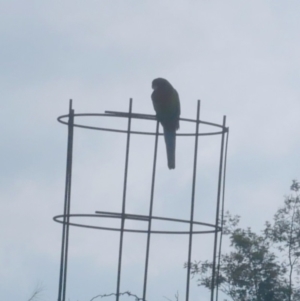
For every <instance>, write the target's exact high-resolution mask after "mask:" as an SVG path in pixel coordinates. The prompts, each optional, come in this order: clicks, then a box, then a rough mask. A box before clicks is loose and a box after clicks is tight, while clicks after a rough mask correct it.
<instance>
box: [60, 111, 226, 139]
mask: <svg viewBox="0 0 300 301" xmlns="http://www.w3.org/2000/svg"><path fill="white" fill-rule="evenodd" d="M73 116H74V117H90V116H91V117H121V118H129V117H130V118H135V119H144V120H153V121H156V116H155V115H146V114H137V113H132V114H129V113H126V112H113V111H107V112H105V114H100V113H80V114H74V115H73ZM64 118H69V114H68V115H61V116H59V117H58V118H57V120H58V122H60V123H62V124H66V125H68V124H69V122H68V121H64V120H63V119H64ZM74 120H75V118H74ZM179 120H180V121H186V122H197V120H193V119H188V118H180V119H179ZM199 123H200V124H205V125H210V126H213V127H218V128H221V129H222V130H221V131H217V132H207V133H199V134H198V136H212V135H220V134H223V133H226V132H228V127H224V126H223V125H220V124H216V123H212V122H207V121H201V120H199ZM74 126H75V127H79V128H84V129H90V130H98V131H107V132H115V133H126V134H127V133H128V131H127V130H118V129H111V128H102V127H94V126H88V125H82V124H76V123H75V122H74ZM130 133H131V134H138V135H156V133H155V132H143V131H130ZM159 135H163V134H162V133H159ZM176 136H185V137H186V136H196V134H195V133H176Z"/></svg>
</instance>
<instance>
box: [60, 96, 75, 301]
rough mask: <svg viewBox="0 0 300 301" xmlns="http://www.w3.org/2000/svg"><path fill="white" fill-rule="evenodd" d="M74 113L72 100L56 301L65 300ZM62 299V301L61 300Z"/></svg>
mask: <svg viewBox="0 0 300 301" xmlns="http://www.w3.org/2000/svg"><path fill="white" fill-rule="evenodd" d="M73 115H74V111H73V110H72V99H70V103H69V122H68V146H67V165H66V184H65V197H64V219H63V229H62V242H61V258H60V273H59V288H58V301H62V300H64V299H65V297H64V296H65V289H66V275H67V273H66V270H67V262H66V260H65V259H66V256H67V245H68V235H66V234H67V233H68V231H69V230H68V228H69V224H68V219H67V214H68V212H69V207H70V189H71V173H72V152H73V124H74V116H73ZM62 298H63V299H62Z"/></svg>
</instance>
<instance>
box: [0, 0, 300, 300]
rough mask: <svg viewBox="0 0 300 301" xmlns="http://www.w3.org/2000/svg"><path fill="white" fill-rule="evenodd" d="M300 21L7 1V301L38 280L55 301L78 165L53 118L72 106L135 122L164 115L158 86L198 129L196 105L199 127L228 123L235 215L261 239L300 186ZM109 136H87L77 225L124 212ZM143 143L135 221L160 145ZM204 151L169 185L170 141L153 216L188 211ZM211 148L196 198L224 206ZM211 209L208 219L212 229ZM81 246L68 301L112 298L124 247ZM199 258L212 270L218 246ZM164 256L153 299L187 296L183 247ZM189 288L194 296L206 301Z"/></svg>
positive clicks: (3, 207)
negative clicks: (82, 216)
mask: <svg viewBox="0 0 300 301" xmlns="http://www.w3.org/2000/svg"><path fill="white" fill-rule="evenodd" d="M299 13H300V4H299V1H288V2H286V1H266V0H259V1H258V0H254V1H237V0H236V1H214V2H213V3H212V2H209V1H171V0H168V1H167V0H164V1H155V2H154V1H148V0H144V1H132V0H130V1H129V0H127V1H77V2H74V1H64V2H63V3H61V1H47V0H46V1H39V2H38V1H26V2H24V1H13V0H12V1H0V14H1V18H0V34H1V39H0V43H1V45H0V46H1V47H0V66H1V69H0V70H1V71H0V82H1V84H0V86H1V96H2V97H1V108H2V109H1V113H0V114H1V118H0V126H1V142H2V143H1V145H2V146H1V169H0V177H1V181H0V187H1V190H0V212H1V218H0V228H1V231H0V240H1V245H2V246H1V249H0V299H1V300H26V298H27V296H29V295H30V292H31V291H32V290H33V289H34V286H35V285H36V283H37V282H38V281H42V282H43V284H44V286H45V288H46V289H45V291H44V297H43V298H44V299H43V300H55V298H56V294H57V284H58V271H59V250H60V236H61V227H60V225H58V224H56V223H54V222H53V221H52V217H53V216H54V215H56V214H60V213H61V212H62V206H63V195H64V176H65V174H64V173H65V154H66V127H65V126H62V125H61V124H59V123H58V122H57V121H56V118H57V116H59V115H63V114H66V113H67V110H68V100H69V99H70V98H72V99H74V108H75V110H76V112H77V113H83V112H99V113H102V112H103V111H104V110H118V111H127V109H128V100H129V98H130V97H132V98H133V100H134V111H135V112H141V113H147V114H152V113H154V111H153V107H152V103H151V99H150V94H151V92H152V91H151V81H152V79H154V78H156V77H165V78H167V79H168V80H169V81H170V82H171V83H172V84H173V86H174V87H175V88H176V89H177V91H178V92H179V95H180V99H181V108H182V117H186V118H195V116H196V112H195V110H196V101H197V99H201V102H202V107H201V118H202V119H203V120H207V121H212V122H217V123H221V122H222V118H223V115H227V124H228V125H229V127H230V141H229V155H228V173H227V192H226V209H228V210H229V211H231V212H232V213H233V214H239V215H241V216H242V225H243V226H251V227H253V228H254V229H256V230H259V229H261V228H262V226H263V224H264V221H265V220H270V219H271V218H272V216H273V214H274V212H275V210H276V209H277V207H278V206H280V204H281V203H282V201H283V196H284V195H285V194H287V193H288V192H289V191H288V189H289V185H290V183H291V180H292V179H294V178H298V179H299V162H298V161H297V159H298V158H299V149H300V138H299V128H300V119H299V112H300V101H299V100H300V86H299V79H300V71H299V70H300V59H299V48H300V38H299V28H300V24H299V23H300V21H299ZM94 122H99V124H102V125H109V121H103V120H101V121H94ZM116 126H118V127H120V128H122V127H124V126H126V125H125V124H124V123H122V122H121V121H120V122H119V121H118V122H116ZM134 126H136V125H134ZM143 126H144V127H145V128H147V126H148V125H147V124H145V125H143ZM181 130H182V131H184V130H189V128H188V126H187V125H184V124H182V128H181ZM100 134H101V133H98V132H97V133H89V132H87V131H78V132H76V137H75V138H76V140H75V146H76V151H75V155H76V157H75V158H76V159H75V160H76V161H75V163H74V189H75V190H74V193H73V198H74V204H73V207H72V208H73V210H74V212H82V211H83V212H93V211H95V210H112V211H113V210H117V208H118V206H119V202H120V201H121V198H120V196H121V193H122V191H121V190H120V186H118V185H119V184H116V183H121V182H122V176H123V164H124V163H123V161H124V148H123V147H124V139H125V138H124V137H123V136H122V135H110V134H106V133H105V134H103V135H102V136H101V135H100ZM182 139H183V138H182ZM161 142H162V141H161ZM132 145H133V149H132V151H133V153H132V157H131V159H130V160H131V161H130V162H131V168H132V169H131V174H130V181H131V182H130V184H129V190H128V193H129V196H130V198H131V203H130V204H129V209H130V210H131V211H136V212H139V213H143V212H145V205H144V204H146V202H147V201H148V199H145V195H146V196H148V195H149V187H148V186H147V185H145V183H148V182H149V178H150V174H149V171H150V168H151V162H147V160H146V158H148V157H149V156H151V152H152V142H151V140H149V139H147V138H141V140H138V139H137V138H134V139H133V141H132ZM192 145H193V143H192V142H191V141H188V140H185V141H183V140H180V139H178V150H177V166H178V168H177V167H176V170H175V171H174V172H170V171H169V170H168V169H167V168H166V158H165V149H164V145H163V143H160V146H159V161H158V174H159V177H158V183H157V194H158V196H159V198H160V202H158V205H157V208H156V210H157V211H156V212H157V213H160V214H164V213H165V212H170V213H172V214H173V215H175V216H176V215H180V214H188V208H186V207H185V202H186V199H187V198H188V197H189V196H190V173H191V169H190V167H189V165H188V164H189V162H190V161H189V160H190V159H189V158H187V157H188V156H187V154H189V152H190V147H192ZM214 145H215V144H214V141H212V140H201V142H200V146H201V147H200V152H201V155H202V156H203V157H202V158H203V159H202V161H201V160H200V162H199V178H198V187H199V188H198V189H199V190H198V193H199V197H200V196H201V195H202V193H203V195H205V196H207V197H208V196H210V193H211V197H212V198H213V197H214V193H215V191H213V192H211V189H214V185H215V183H214V182H211V181H212V180H211V179H212V178H213V177H214V173H215V161H214V157H213V156H214V155H215V152H214V151H213V150H214ZM107 158H109V160H108V159H107ZM183 162H184V163H183ZM82 175H84V180H86V181H84V180H83V179H82ZM103 175H105V177H104V176H103ZM87 179H88V180H89V181H87ZM203 182H205V185H202V186H201V184H203ZM174 183H175V184H174ZM204 186H205V187H204ZM208 198H209V197H208ZM112 200H113V201H112ZM173 200H174V203H173ZM210 206H213V204H210V203H209V204H205V205H204V207H203V208H199V210H198V211H197V214H198V217H199V218H202V217H203V218H207V219H209V215H207V216H206V213H209V212H211V209H210ZM71 234H72V235H73V236H72V237H73V240H72V242H71V244H72V251H71V254H70V256H71V260H70V262H71V263H70V275H72V276H70V281H69V283H70V288H71V287H72V288H74V291H73V292H70V295H69V296H70V298H71V300H77V298H78V300H89V298H91V297H92V296H94V295H96V294H99V293H109V292H111V291H113V290H114V282H113V283H112V282H111V281H114V280H112V279H114V277H115V270H116V262H115V258H116V257H115V255H116V254H115V253H116V250H115V249H114V248H115V246H116V241H117V236H116V235H112V234H110V233H106V232H104V233H102V232H100V231H98V232H97V231H96V232H95V231H91V232H89V231H88V230H82V229H73V228H72V232H71ZM208 240H209V239H208ZM103 241H105V242H106V243H105V244H103ZM143 243H144V240H143V238H142V237H139V238H136V237H134V236H130V237H128V240H127V241H126V248H128V249H127V250H129V252H128V254H129V255H128V256H127V257H126V260H125V265H126V267H128V271H129V272H128V273H129V274H128V277H127V280H125V281H124V290H126V287H127V286H128V287H129V288H128V289H131V290H132V291H133V290H134V289H135V288H136V287H135V286H131V285H132V284H130V280H132V282H134V283H136V286H138V285H139V281H141V277H140V276H139V275H140V274H139V273H140V271H141V265H140V260H141V258H142V255H141V254H142V252H143V247H144V245H143ZM198 245H199V248H200V251H198V250H197V254H199V255H197V256H196V255H195V259H206V258H205V256H209V253H210V249H209V247H207V248H206V245H205V247H203V244H201V239H200V240H199V242H195V247H197V246H198ZM132 246H134V248H133V247H132ZM153 246H157V247H159V248H160V249H161V250H162V251H161V253H158V254H153V265H152V268H151V273H150V278H151V277H152V278H151V279H153V281H154V280H155V281H158V282H160V283H163V285H162V287H161V288H160V290H156V289H154V288H151V289H150V292H151V293H152V294H153V296H155V298H156V299H157V298H161V299H163V297H162V296H163V295H165V296H168V297H172V296H173V295H174V293H175V292H176V290H177V289H178V290H180V292H181V295H183V294H184V293H183V290H182V278H181V277H184V276H182V275H184V273H183V271H182V270H183V269H182V265H183V262H184V258H185V252H186V251H185V247H184V246H185V240H184V239H183V238H178V240H175V239H174V238H168V239H166V240H163V239H162V238H155V239H154V242H153ZM170 246H171V247H172V252H169V251H168V247H170ZM179 246H180V247H179ZM195 249H196V248H195ZM201 256H202V257H201ZM104 257H105V260H104ZM176 275H179V276H178V277H177V276H176ZM91 279H92V280H93V279H97V281H96V282H95V283H94V282H93V281H92V280H91ZM126 281H127V282H126ZM192 284H193V296H196V295H197V294H203V295H201V296H205V294H206V292H205V290H200V289H199V288H197V287H196V285H195V282H192ZM126 285H127V286H126ZM200 292H201V293H200ZM137 293H138V294H139V292H137Z"/></svg>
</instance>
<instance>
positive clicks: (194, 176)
mask: <svg viewBox="0 0 300 301" xmlns="http://www.w3.org/2000/svg"><path fill="white" fill-rule="evenodd" d="M199 118H200V100H198V105H197V121H196V135H195V151H194V168H193V186H192V199H191V217H190V233H189V249H188V260H187V263H188V264H187V279H186V298H185V300H186V301H188V300H189V293H190V272H191V265H190V263H191V257H192V239H193V222H194V204H195V191H196V174H197V154H198V137H199V136H198V134H199V123H200V119H199Z"/></svg>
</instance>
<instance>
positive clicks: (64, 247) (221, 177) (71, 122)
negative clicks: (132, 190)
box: [53, 99, 229, 301]
mask: <svg viewBox="0 0 300 301" xmlns="http://www.w3.org/2000/svg"><path fill="white" fill-rule="evenodd" d="M132 103H133V101H132V99H130V101H129V110H128V112H115V111H105V113H104V114H96V113H85V114H75V111H74V109H73V108H72V100H70V103H69V114H67V115H62V116H59V117H58V121H59V122H60V123H62V124H65V125H67V126H68V146H67V164H66V184H65V196H64V212H63V214H62V215H57V216H55V217H54V218H53V219H54V220H55V221H56V222H59V223H61V224H62V242H61V258H60V273H59V288H58V301H65V300H66V289H67V274H68V273H67V268H68V249H69V227H70V226H77V227H83V228H93V229H100V230H108V231H118V232H120V240H119V252H118V254H119V255H118V272H117V285H116V293H115V296H116V301H119V297H120V295H121V293H120V284H121V270H122V255H123V242H124V234H125V233H126V232H133V233H141V234H146V235H147V243H146V251H145V267H144V280H143V296H142V298H141V299H142V300H146V296H147V280H148V278H147V277H148V267H149V254H150V243H151V235H153V234H161V235H169V234H173V235H188V237H189V240H188V246H187V247H188V256H187V263H190V262H191V256H192V244H193V235H195V234H214V246H213V261H212V262H213V268H212V287H211V297H210V300H211V301H214V300H216V301H217V300H218V283H217V281H216V280H217V277H218V273H219V265H220V256H221V242H222V227H221V225H222V221H223V215H224V196H225V174H226V157H227V146H228V134H229V128H228V127H226V116H224V117H223V123H222V124H221V125H220V124H216V123H211V122H206V121H202V120H200V101H198V103H197V114H196V119H195V120H193V119H187V118H180V121H183V122H190V123H194V125H195V132H194V133H177V134H176V135H177V136H192V137H194V139H195V146H194V160H193V177H192V193H191V202H190V206H191V207H190V219H188V220H184V219H176V218H169V217H165V216H154V215H153V204H154V191H155V178H156V165H157V149H158V137H159V136H160V135H163V134H162V133H159V123H158V121H157V120H156V117H155V116H154V115H146V114H138V113H133V112H132ZM79 117H98V118H104V117H107V118H126V119H127V121H128V123H127V130H120V129H113V128H103V127H95V126H88V125H83V124H80V123H78V122H77V119H79ZM132 119H146V120H151V121H153V122H156V130H155V132H146V131H133V130H132V129H131V122H132ZM201 124H203V125H207V126H210V127H212V128H214V129H215V128H216V129H217V130H214V131H211V132H200V131H199V127H200V125H201ZM76 127H79V128H84V129H89V130H98V131H108V132H117V133H124V134H126V135H127V140H126V157H125V168H124V183H123V196H122V209H121V212H107V211H95V213H94V214H73V213H70V203H71V184H72V157H73V134H74V128H76ZM131 135H154V136H155V142H154V155H153V166H152V178H151V192H150V193H151V195H150V204H149V213H148V215H139V214H129V213H127V212H126V196H127V179H128V170H129V153H130V137H131ZM212 135H221V147H220V158H219V170H218V188H217V189H218V191H217V200H216V215H215V223H203V222H200V221H195V220H194V207H195V206H194V205H195V190H196V177H197V159H198V139H199V137H200V136H212ZM72 218H98V219H99V218H100V219H101V218H111V219H119V220H120V226H119V227H104V226H95V225H88V224H84V223H80V222H72V221H71V219H72ZM125 220H139V221H144V222H147V223H148V227H147V229H146V230H140V229H131V228H127V227H125ZM153 220H163V221H169V222H176V223H185V224H189V231H175V230H174V231H165V230H153V229H152V221H153ZM199 225H200V226H205V227H207V228H208V230H201V231H199V230H195V229H194V226H199ZM219 232H221V235H220V237H219V238H218V233H219ZM218 242H219V243H218ZM190 274H191V265H190V264H187V276H186V293H185V301H189V298H190V278H191V277H190ZM215 291H216V292H215Z"/></svg>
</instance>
